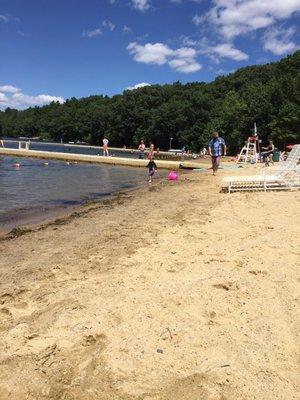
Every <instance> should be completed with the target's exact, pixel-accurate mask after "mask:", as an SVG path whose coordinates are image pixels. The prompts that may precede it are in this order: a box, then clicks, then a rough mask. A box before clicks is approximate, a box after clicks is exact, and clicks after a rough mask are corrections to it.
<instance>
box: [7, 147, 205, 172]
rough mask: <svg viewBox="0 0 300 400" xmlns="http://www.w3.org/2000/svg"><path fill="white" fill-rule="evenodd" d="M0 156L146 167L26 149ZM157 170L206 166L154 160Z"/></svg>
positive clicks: (137, 161) (120, 160)
mask: <svg viewBox="0 0 300 400" xmlns="http://www.w3.org/2000/svg"><path fill="white" fill-rule="evenodd" d="M0 155H6V156H15V157H29V158H40V159H47V160H61V161H70V162H74V161H76V162H84V163H94V164H109V165H120V166H126V167H144V168H145V167H146V166H147V164H148V162H149V161H148V160H146V159H145V160H140V159H138V158H126V157H103V156H93V155H88V154H75V153H61V152H53V151H37V150H26V149H9V148H1V147H0ZM155 163H156V165H157V167H158V168H163V169H171V170H178V169H180V168H185V169H195V168H207V164H206V165H205V164H201V163H198V162H197V161H182V162H181V161H173V160H157V159H156V160H155Z"/></svg>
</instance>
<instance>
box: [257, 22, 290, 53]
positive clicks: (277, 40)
mask: <svg viewBox="0 0 300 400" xmlns="http://www.w3.org/2000/svg"><path fill="white" fill-rule="evenodd" d="M295 32H296V30H295V28H289V29H277V28H272V29H269V30H268V31H266V32H265V34H264V36H263V48H264V50H267V51H270V52H271V53H273V54H276V55H278V56H280V55H283V54H286V53H289V52H290V53H291V52H293V51H295V50H296V49H297V48H298V46H297V45H296V44H295V43H294V42H293V41H291V38H292V36H293V35H294V34H295Z"/></svg>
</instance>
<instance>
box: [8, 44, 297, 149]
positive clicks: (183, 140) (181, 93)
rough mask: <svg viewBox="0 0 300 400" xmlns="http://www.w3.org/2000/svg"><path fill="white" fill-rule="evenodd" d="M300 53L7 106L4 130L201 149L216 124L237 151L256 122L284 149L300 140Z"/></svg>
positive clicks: (48, 136)
mask: <svg viewBox="0 0 300 400" xmlns="http://www.w3.org/2000/svg"><path fill="white" fill-rule="evenodd" d="M299 78H300V51H297V52H295V53H294V54H293V55H290V56H288V57H286V58H284V59H282V60H280V61H278V62H275V63H271V64H265V65H255V66H249V67H245V68H241V69H239V70H237V71H236V72H234V73H232V74H230V75H227V76H220V77H217V78H216V79H215V80H214V81H213V82H210V83H205V82H192V83H187V84H181V83H180V82H175V83H173V84H166V85H162V86H161V85H152V86H146V87H143V88H140V89H136V90H125V91H124V92H123V94H120V95H115V96H112V97H108V96H102V95H93V96H89V97H85V98H81V99H76V98H70V99H68V100H66V102H65V103H63V104H59V103H55V102H53V103H51V104H49V105H46V106H43V107H31V108H28V109H26V110H21V111H20V110H19V111H18V110H15V109H11V108H6V109H5V110H4V111H0V136H9V137H17V136H28V137H36V136H39V137H40V138H41V139H43V140H52V141H60V140H61V139H62V140H63V141H64V142H68V141H84V142H87V143H89V144H100V143H102V138H103V136H104V135H106V136H107V137H108V139H109V141H110V145H111V146H124V145H126V146H127V147H132V146H133V147H134V146H136V145H137V143H138V142H139V140H140V139H141V138H143V139H144V140H145V141H146V143H148V142H149V141H150V140H151V141H152V142H154V144H155V146H156V147H159V148H161V149H168V148H169V143H170V137H172V138H173V141H172V147H173V148H181V147H183V146H185V147H186V148H187V149H190V150H192V151H199V149H201V148H202V147H203V146H205V145H207V143H208V141H209V138H210V137H211V133H212V131H214V130H217V131H218V132H219V133H220V135H221V136H222V137H224V138H225V140H226V142H227V144H228V146H229V151H230V152H231V153H235V152H237V151H238V149H239V148H240V147H241V144H242V143H243V142H244V140H245V138H246V137H247V136H249V135H250V134H251V133H252V132H253V125H254V122H256V124H257V127H258V133H259V135H260V138H261V139H262V140H263V142H266V141H267V139H268V138H272V139H273V140H274V142H275V145H276V146H277V147H279V148H283V147H284V146H285V145H286V144H287V143H294V142H296V141H299V139H300V104H299V103H300V79H299Z"/></svg>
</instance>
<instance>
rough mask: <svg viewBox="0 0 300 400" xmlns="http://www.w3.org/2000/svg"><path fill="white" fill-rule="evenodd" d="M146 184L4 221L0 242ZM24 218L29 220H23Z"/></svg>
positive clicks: (111, 201)
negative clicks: (14, 221)
mask: <svg viewBox="0 0 300 400" xmlns="http://www.w3.org/2000/svg"><path fill="white" fill-rule="evenodd" d="M156 184H158V183H156ZM146 185H147V184H144V185H142V184H140V185H138V186H136V187H132V188H128V189H122V190H120V191H116V192H114V193H111V194H109V195H103V196H101V197H99V198H95V199H89V200H82V201H80V202H79V203H78V204H75V205H69V206H57V207H52V208H51V209H48V210H46V214H47V215H46V216H45V217H43V215H44V214H45V210H44V209H41V210H36V212H35V214H34V216H33V217H29V218H27V217H26V215H24V216H23V217H22V216H21V218H20V219H19V222H16V223H9V222H4V223H3V224H2V225H4V227H3V226H0V242H1V241H3V240H9V239H12V238H15V237H19V236H22V235H24V234H25V233H28V232H34V231H40V230H43V229H46V228H47V227H48V226H52V225H60V224H61V223H64V222H66V223H67V221H68V220H72V219H73V218H74V217H80V216H81V215H83V214H85V213H88V212H90V211H93V210H97V209H99V208H101V206H102V203H103V202H104V204H111V205H113V204H115V203H118V201H119V199H120V198H122V197H123V196H124V197H126V195H127V194H128V193H134V192H138V191H140V190H143V189H144V188H145V187H146ZM154 185H155V184H154ZM25 212H26V210H25ZM24 220H25V221H28V222H22V221H24ZM5 227H6V228H5Z"/></svg>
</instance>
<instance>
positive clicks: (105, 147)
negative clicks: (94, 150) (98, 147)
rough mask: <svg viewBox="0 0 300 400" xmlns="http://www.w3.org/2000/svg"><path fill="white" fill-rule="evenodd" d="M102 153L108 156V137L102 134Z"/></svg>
mask: <svg viewBox="0 0 300 400" xmlns="http://www.w3.org/2000/svg"><path fill="white" fill-rule="evenodd" d="M103 155H104V157H108V156H109V154H108V139H107V137H105V136H104V138H103Z"/></svg>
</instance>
